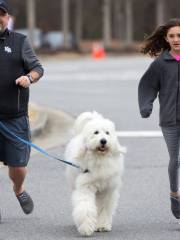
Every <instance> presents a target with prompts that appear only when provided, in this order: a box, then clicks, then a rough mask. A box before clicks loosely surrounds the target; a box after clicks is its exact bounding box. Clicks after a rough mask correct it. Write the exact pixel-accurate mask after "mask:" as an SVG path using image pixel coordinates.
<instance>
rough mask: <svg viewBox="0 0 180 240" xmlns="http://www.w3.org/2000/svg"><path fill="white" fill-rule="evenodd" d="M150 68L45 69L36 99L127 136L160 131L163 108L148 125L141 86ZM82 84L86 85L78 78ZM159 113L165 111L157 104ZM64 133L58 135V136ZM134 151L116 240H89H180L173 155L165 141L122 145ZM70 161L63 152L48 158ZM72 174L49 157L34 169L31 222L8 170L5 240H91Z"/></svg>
mask: <svg viewBox="0 0 180 240" xmlns="http://www.w3.org/2000/svg"><path fill="white" fill-rule="evenodd" d="M149 63H150V60H149V59H147V58H141V57H124V58H110V59H107V60H104V61H102V62H93V61H92V60H90V59H79V60H75V61H69V60H66V61H59V62H57V61H48V60H46V61H45V62H44V65H45V68H46V72H47V76H46V77H44V79H42V82H41V83H39V84H36V85H34V86H33V87H32V89H31V99H32V100H33V101H35V102H37V103H38V104H41V105H43V106H45V107H53V108H56V109H59V110H60V109H64V110H65V111H66V112H69V113H70V114H72V115H73V116H76V115H77V114H79V113H80V112H82V111H84V110H92V109H95V110H97V111H99V112H101V113H103V114H104V115H105V116H107V117H109V118H111V119H112V120H113V121H115V123H116V125H117V129H118V130H119V131H121V130H158V129H159V128H158V108H157V106H155V109H154V112H153V115H152V117H151V118H150V119H149V120H142V119H141V118H140V117H139V113H138V106H137V84H138V79H139V77H140V76H141V75H142V73H143V71H144V70H145V69H146V68H147V66H148V64H149ZM78 76H79V77H78ZM156 105H157V104H156ZM57 131H58V129H57ZM120 142H121V144H122V145H124V146H126V147H127V150H128V152H127V154H126V156H125V174H124V180H123V187H122V189H121V194H120V199H119V206H118V209H117V212H116V215H115V217H114V224H113V230H112V232H110V233H95V234H94V235H93V236H92V237H91V238H89V239H108V240H111V239H120V240H121V239H122V240H154V239H156V240H161V239H162V240H165V239H166V240H177V239H179V236H180V224H178V221H177V220H176V219H175V218H173V216H172V215H171V212H170V202H169V183H168V174H167V165H168V155H167V150H166V147H165V143H164V141H163V139H162V138H120ZM48 151H49V152H50V153H51V154H55V155H59V156H63V151H64V149H63V144H62V142H61V143H58V142H57V145H56V146H54V147H53V148H51V149H49V150H48ZM64 168H65V166H64V165H63V164H62V163H60V162H58V161H55V160H50V159H47V158H45V157H44V156H42V155H41V154H36V155H33V156H32V158H31V161H30V164H29V174H28V176H27V179H26V189H27V191H29V192H30V193H31V195H32V197H33V199H34V202H35V209H34V212H33V214H31V215H29V216H25V215H24V214H23V213H22V211H21V209H20V207H19V205H18V202H17V200H16V198H15V197H14V195H13V193H12V191H11V184H10V181H9V180H8V177H7V172H6V169H5V168H3V169H0V187H1V188H0V192H1V197H0V209H1V213H2V216H3V222H2V224H0V240H30V239H31V240H39V239H43V240H51V239H53V240H56V239H58V240H59V239H84V238H81V237H80V236H79V234H78V232H77V231H76V229H75V227H74V224H73V221H72V216H71V202H70V191H69V188H68V185H67V183H66V180H65V177H64Z"/></svg>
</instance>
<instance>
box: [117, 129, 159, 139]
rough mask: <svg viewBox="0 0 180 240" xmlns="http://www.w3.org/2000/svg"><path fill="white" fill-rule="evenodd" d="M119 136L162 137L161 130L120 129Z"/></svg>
mask: <svg viewBox="0 0 180 240" xmlns="http://www.w3.org/2000/svg"><path fill="white" fill-rule="evenodd" d="M117 135H118V137H134V138H140V137H144V138H145V137H162V136H163V135H162V132H161V131H118V132H117Z"/></svg>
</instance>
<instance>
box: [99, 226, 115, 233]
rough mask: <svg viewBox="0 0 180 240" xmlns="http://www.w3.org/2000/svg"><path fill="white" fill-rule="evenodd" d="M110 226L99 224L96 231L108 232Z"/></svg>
mask: <svg viewBox="0 0 180 240" xmlns="http://www.w3.org/2000/svg"><path fill="white" fill-rule="evenodd" d="M111 229H112V227H111V226H110V225H107V226H101V227H100V226H99V227H97V228H96V232H110V231H111Z"/></svg>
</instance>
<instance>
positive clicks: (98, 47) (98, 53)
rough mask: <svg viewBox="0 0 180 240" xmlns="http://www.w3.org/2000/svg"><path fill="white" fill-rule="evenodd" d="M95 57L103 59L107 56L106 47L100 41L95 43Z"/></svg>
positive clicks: (93, 49)
mask: <svg viewBox="0 0 180 240" xmlns="http://www.w3.org/2000/svg"><path fill="white" fill-rule="evenodd" d="M92 57H93V59H103V58H105V57H106V53H105V50H104V47H103V45H102V44H100V43H94V44H93V48H92Z"/></svg>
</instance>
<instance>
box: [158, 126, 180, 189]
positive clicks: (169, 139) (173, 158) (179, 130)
mask: <svg viewBox="0 0 180 240" xmlns="http://www.w3.org/2000/svg"><path fill="white" fill-rule="evenodd" d="M162 133H163V136H164V139H165V142H166V144H167V148H168V152H169V157H170V161H169V167H168V172H169V181H170V189H171V191H172V192H178V190H179V166H180V160H179V151H180V126H173V127H162Z"/></svg>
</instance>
